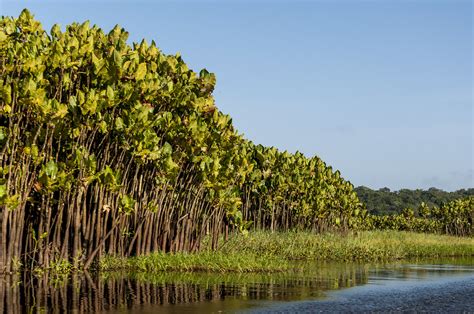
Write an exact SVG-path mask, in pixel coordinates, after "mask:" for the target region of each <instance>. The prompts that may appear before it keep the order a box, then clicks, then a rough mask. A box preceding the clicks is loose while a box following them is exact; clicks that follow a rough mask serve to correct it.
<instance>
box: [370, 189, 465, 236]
mask: <svg viewBox="0 0 474 314" xmlns="http://www.w3.org/2000/svg"><path fill="white" fill-rule="evenodd" d="M417 212H418V213H419V215H415V211H414V210H412V209H404V210H403V211H402V212H401V213H400V214H398V215H385V216H379V215H371V216H370V217H369V221H370V222H371V223H370V227H371V228H373V229H390V230H406V231H416V232H430V233H446V234H451V235H457V236H472V235H474V197H473V196H471V197H467V198H464V199H458V200H454V201H451V202H449V203H446V204H443V205H442V206H440V207H437V206H433V207H429V206H428V205H426V204H425V203H423V202H422V203H421V204H420V206H419V207H418V209H417Z"/></svg>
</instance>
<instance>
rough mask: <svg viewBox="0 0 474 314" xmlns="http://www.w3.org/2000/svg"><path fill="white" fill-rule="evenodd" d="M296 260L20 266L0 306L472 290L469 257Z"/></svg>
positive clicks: (353, 300) (88, 306)
mask: <svg viewBox="0 0 474 314" xmlns="http://www.w3.org/2000/svg"><path fill="white" fill-rule="evenodd" d="M295 267H296V268H297V269H298V271H296V272H289V273H277V274H207V273H161V274H148V273H135V274H133V273H132V274H129V273H102V274H89V273H84V274H81V275H74V276H71V277H70V278H67V279H63V278H54V277H50V276H47V275H36V276H32V275H31V274H27V273H25V274H21V275H20V276H6V277H0V313H20V312H26V311H28V312H58V313H60V312H64V311H70V312H75V313H86V312H95V313H100V312H102V313H107V312H121V313H155V312H157V311H159V312H160V313H186V312H189V313H212V312H214V313H217V312H231V313H232V312H273V311H279V312H301V311H305V312H308V311H309V312H311V311H319V310H321V311H326V310H348V309H351V310H355V311H357V310H361V311H370V310H384V309H387V307H383V306H388V305H391V306H392V309H395V310H396V309H397V308H398V309H400V308H401V309H403V306H405V307H407V306H409V308H408V309H412V308H413V307H414V306H418V303H422V302H425V301H423V300H424V299H423V300H422V299H420V297H426V298H428V299H429V298H430V295H431V296H434V295H436V294H437V293H439V294H440V295H441V296H442V297H441V298H440V297H438V299H442V298H443V297H445V296H446V293H445V290H446V287H447V286H449V285H451V286H452V287H451V286H450V287H449V291H454V292H455V295H453V297H452V298H453V299H452V301H451V302H450V306H454V305H456V304H454V303H456V302H454V301H456V300H455V299H456V298H460V297H462V296H463V294H466V297H468V298H469V297H470V298H471V299H472V295H473V293H474V290H469V289H473V288H474V259H473V258H471V259H448V260H429V261H417V262H400V263H390V264H321V263H298V264H295ZM456 288H459V289H460V291H455V290H456ZM436 289H437V290H436ZM438 290H439V291H438ZM441 292H442V294H441ZM417 296H418V299H417V298H416V297H417ZM390 298H391V299H390ZM384 300H385V301H384ZM397 300H401V303H400V304H397V302H398V301H397ZM453 300H454V301H453ZM371 302H372V303H371ZM410 302H412V304H410ZM459 302H464V303H465V300H464V301H463V300H460V301H459ZM388 303H390V304H388ZM453 304H454V305H453ZM428 305H429V304H428ZM357 306H360V307H359V308H357ZM378 306H379V307H380V308H378ZM440 306H441V305H439V304H438V305H437V309H439V308H442V307H440ZM348 307H349V308H348ZM423 309H425V308H421V310H423ZM449 309H453V310H456V309H460V308H449ZM467 309H469V308H467ZM473 310H474V308H473Z"/></svg>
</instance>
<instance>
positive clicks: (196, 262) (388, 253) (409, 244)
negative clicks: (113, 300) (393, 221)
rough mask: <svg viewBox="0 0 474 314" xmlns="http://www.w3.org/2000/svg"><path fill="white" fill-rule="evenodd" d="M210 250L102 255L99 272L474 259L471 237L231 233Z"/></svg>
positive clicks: (272, 268)
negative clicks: (300, 262) (308, 262)
mask: <svg viewBox="0 0 474 314" xmlns="http://www.w3.org/2000/svg"><path fill="white" fill-rule="evenodd" d="M222 243H223V244H222V245H221V246H220V248H219V249H218V250H217V251H215V252H213V251H211V250H210V249H209V248H208V243H206V242H204V243H203V246H204V250H203V251H201V252H199V253H193V254H187V253H178V254H167V253H154V254H151V255H147V256H137V257H131V258H117V257H111V256H109V257H106V258H104V259H102V260H101V261H100V263H99V265H98V269H99V270H101V271H114V270H127V271H144V272H161V271H182V272H190V271H205V272H219V273H225V272H239V273H247V272H281V271H288V270H292V268H293V266H292V263H291V261H294V260H319V261H337V262H350V261H357V262H378V261H393V260H402V259H416V258H440V257H467V256H474V238H460V237H452V236H446V235H435V234H420V233H413V232H400V231H365V232H357V233H349V234H347V235H341V234H313V233H309V232H282V233H279V232H275V233H271V232H266V231H255V232H250V233H249V234H247V235H242V234H236V235H232V236H231V237H230V238H229V240H228V241H227V242H225V243H224V242H222Z"/></svg>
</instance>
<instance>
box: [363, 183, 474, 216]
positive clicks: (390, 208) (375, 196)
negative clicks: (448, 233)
mask: <svg viewBox="0 0 474 314" xmlns="http://www.w3.org/2000/svg"><path fill="white" fill-rule="evenodd" d="M354 190H355V191H356V193H357V196H359V199H360V200H361V202H363V203H364V204H365V205H366V207H367V210H368V211H369V212H370V213H371V214H374V215H388V214H399V213H401V212H402V210H403V209H406V208H411V209H413V210H415V212H416V211H417V209H418V207H419V206H420V204H421V203H425V204H426V205H428V206H429V207H433V206H437V207H440V206H442V205H443V204H446V203H448V202H451V201H454V200H456V199H461V198H466V197H469V196H474V188H468V189H460V190H457V191H454V192H447V191H443V190H440V189H437V188H434V187H432V188H429V189H428V190H422V189H416V190H410V189H401V190H398V191H390V189H389V188H387V187H385V188H381V189H378V190H372V189H371V188H368V187H366V186H358V187H356V188H355V189H354Z"/></svg>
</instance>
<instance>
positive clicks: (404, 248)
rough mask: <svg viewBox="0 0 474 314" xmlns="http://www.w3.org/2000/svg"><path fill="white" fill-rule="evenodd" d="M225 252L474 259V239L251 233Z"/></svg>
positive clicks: (292, 256) (349, 258)
mask: <svg viewBox="0 0 474 314" xmlns="http://www.w3.org/2000/svg"><path fill="white" fill-rule="evenodd" d="M220 251H221V252H225V253H237V252H240V253H246V252H253V253H254V254H258V255H266V256H273V257H279V258H282V259H285V260H324V261H362V262H364V261H365V262H370V261H385V260H398V259H407V258H428V257H450V256H459V257H461V256H474V238H460V237H453V236H447V235H435V234H424V233H414V232H404V231H365V232H359V233H349V234H348V235H341V234H331V233H328V234H313V233H310V232H284V233H279V232H276V233H270V232H263V231H257V232H251V233H249V234H248V235H247V236H243V235H234V236H233V237H231V238H230V240H229V241H228V242H227V243H225V244H224V245H223V246H222V247H221V249H220Z"/></svg>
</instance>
